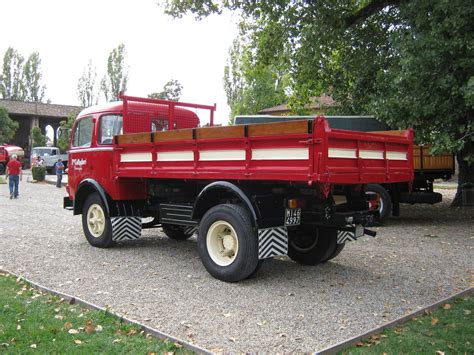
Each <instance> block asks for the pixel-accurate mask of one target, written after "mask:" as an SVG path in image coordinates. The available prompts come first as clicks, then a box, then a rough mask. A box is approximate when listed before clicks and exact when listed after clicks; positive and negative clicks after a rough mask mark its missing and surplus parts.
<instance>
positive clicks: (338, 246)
mask: <svg viewBox="0 0 474 355" xmlns="http://www.w3.org/2000/svg"><path fill="white" fill-rule="evenodd" d="M345 246H346V243H342V244H336V247H335V248H334V250H333V251H332V253H331V255H329V256H328V257H327V258H326V259H324V260H322V261H321V262H322V263H325V262H326V261H329V260H331V259H334V258H335V257H336V256H338V255H339V254H340V252H341V251H342V249H344V247H345Z"/></svg>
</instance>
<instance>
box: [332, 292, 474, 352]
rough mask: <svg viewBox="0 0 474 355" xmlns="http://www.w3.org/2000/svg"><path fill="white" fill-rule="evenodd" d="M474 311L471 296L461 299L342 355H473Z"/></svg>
mask: <svg viewBox="0 0 474 355" xmlns="http://www.w3.org/2000/svg"><path fill="white" fill-rule="evenodd" d="M473 311H474V297H473V296H472V295H470V296H466V297H463V298H458V299H455V300H453V301H452V302H450V303H446V304H445V305H443V306H442V307H441V308H440V309H438V310H436V311H434V312H429V311H428V312H425V315H423V316H420V317H415V318H412V320H410V321H408V322H406V323H403V324H400V325H397V326H395V327H394V328H390V329H386V330H385V331H384V332H383V333H381V334H378V335H373V336H371V337H370V338H368V339H363V340H362V341H360V342H358V343H357V344H356V345H355V346H352V347H350V348H347V349H345V350H344V351H342V352H340V353H339V354H345V355H348V354H368V353H370V354H433V355H442V354H473V353H474V322H473Z"/></svg>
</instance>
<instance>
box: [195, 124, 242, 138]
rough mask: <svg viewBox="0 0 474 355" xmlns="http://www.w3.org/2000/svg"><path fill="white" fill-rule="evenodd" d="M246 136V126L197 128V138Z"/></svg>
mask: <svg viewBox="0 0 474 355" xmlns="http://www.w3.org/2000/svg"><path fill="white" fill-rule="evenodd" d="M244 136H245V126H243V125H240V126H224V127H205V128H197V129H196V138H197V139H213V138H242V137H244Z"/></svg>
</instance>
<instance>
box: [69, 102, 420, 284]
mask: <svg viewBox="0 0 474 355" xmlns="http://www.w3.org/2000/svg"><path fill="white" fill-rule="evenodd" d="M121 98H122V102H117V103H110V104H107V105H104V106H96V107H91V108H88V109H85V110H84V111H82V112H81V113H80V114H79V116H78V117H77V120H76V122H75V124H74V126H73V129H72V136H71V141H70V147H69V177H68V185H67V191H68V196H67V197H65V199H64V207H65V208H68V209H72V210H73V212H74V214H76V215H77V214H82V224H83V230H84V234H85V236H86V238H87V240H88V242H89V243H90V244H91V245H93V246H95V247H101V248H106V247H109V246H111V245H112V244H113V243H114V242H120V241H123V240H130V239H137V238H139V237H140V235H141V231H142V229H143V228H153V227H161V228H162V229H163V231H164V233H165V234H166V235H167V236H168V237H170V238H172V239H176V240H185V239H187V238H189V237H191V236H192V235H193V234H194V233H195V232H197V247H198V251H199V255H200V257H201V260H202V262H203V264H204V266H205V268H206V269H207V271H208V272H209V273H210V274H211V275H212V276H214V277H216V278H218V279H220V280H223V281H228V282H235V281H239V280H242V279H245V278H247V277H249V276H251V275H253V274H254V273H255V272H256V271H257V270H258V268H259V266H260V265H261V263H262V262H263V260H264V259H266V258H270V257H273V256H278V255H288V256H289V257H290V258H291V259H293V260H295V261H296V262H299V263H301V264H307V265H314V264H317V263H321V262H325V261H328V260H330V259H332V258H334V257H336V256H337V255H338V254H339V253H340V251H341V250H342V249H343V247H344V245H345V243H346V242H347V241H351V240H356V239H357V238H359V237H361V236H363V235H364V234H366V235H371V236H375V232H373V231H370V230H368V229H366V228H364V225H367V224H369V223H370V222H371V221H372V219H373V217H374V214H376V213H377V212H376V211H373V209H372V210H371V208H370V205H369V202H368V201H367V200H366V194H365V192H364V185H366V184H371V183H385V182H398V181H406V180H407V179H408V180H409V179H411V178H412V177H413V157H412V154H413V133H412V131H411V130H406V131H401V132H398V134H396V135H394V134H385V133H368V132H354V131H348V130H342V129H331V128H329V126H328V124H327V121H326V120H325V119H324V118H323V117H318V118H315V119H307V120H301V121H294V122H280V123H270V124H252V125H239V126H224V127H219V126H213V118H214V117H213V115H214V110H215V106H206V105H197V104H189V103H180V102H170V101H164V100H154V99H144V98H137V97H128V96H122V97H121ZM197 110H200V111H201V112H202V111H203V110H204V111H207V112H208V113H206V115H207V114H209V118H210V127H200V125H202V124H203V123H204V122H201V120H200V118H199V117H198V115H197V114H196V111H197ZM145 218H147V219H146V220H145Z"/></svg>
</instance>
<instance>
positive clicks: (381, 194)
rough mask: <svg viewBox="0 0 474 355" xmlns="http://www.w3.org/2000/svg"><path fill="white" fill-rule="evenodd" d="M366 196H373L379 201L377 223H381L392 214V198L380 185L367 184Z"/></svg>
mask: <svg viewBox="0 0 474 355" xmlns="http://www.w3.org/2000/svg"><path fill="white" fill-rule="evenodd" d="M365 193H366V194H375V195H376V196H377V198H378V200H379V203H380V206H379V218H378V219H377V222H380V223H383V221H384V220H385V219H387V218H388V217H390V215H391V213H392V198H391V197H390V194H389V193H388V191H387V190H386V189H385V188H384V187H383V186H381V185H377V184H368V185H367V186H366V187H365Z"/></svg>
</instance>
